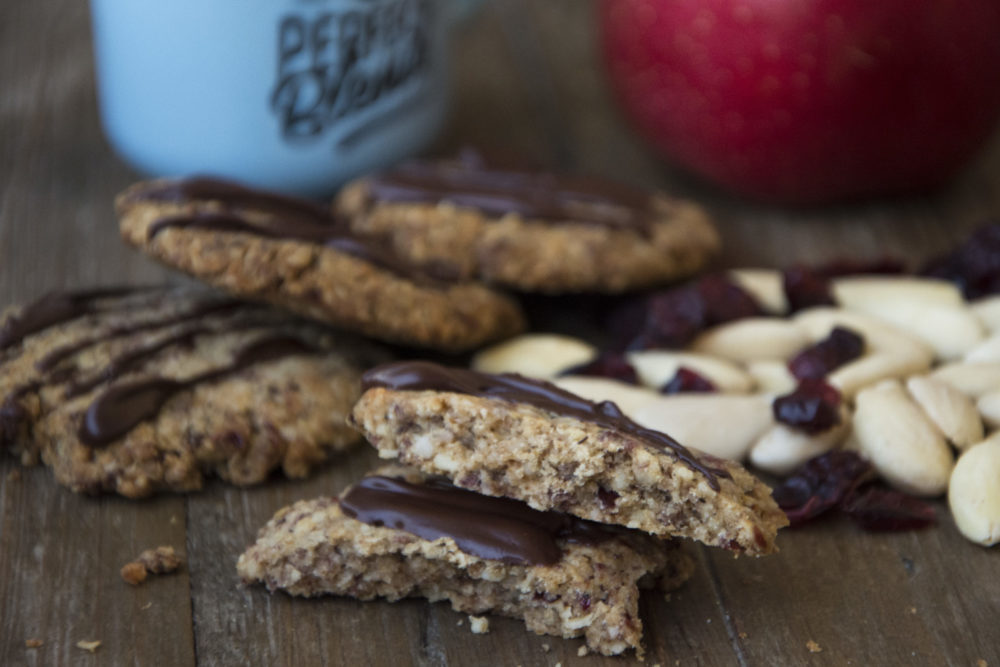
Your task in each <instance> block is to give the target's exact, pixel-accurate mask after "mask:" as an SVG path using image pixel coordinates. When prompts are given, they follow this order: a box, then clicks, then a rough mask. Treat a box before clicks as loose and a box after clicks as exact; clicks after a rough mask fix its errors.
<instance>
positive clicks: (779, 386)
mask: <svg viewBox="0 0 1000 667" xmlns="http://www.w3.org/2000/svg"><path fill="white" fill-rule="evenodd" d="M746 368H747V373H749V374H750V377H752V378H753V379H754V381H755V382H756V383H757V391H759V392H760V393H763V394H775V395H780V394H787V393H788V392H790V391H792V390H793V389H795V386H796V385H797V384H798V380H796V379H795V376H794V375H792V372H791V371H790V370H788V364H787V363H785V362H784V361H778V360H776V359H762V360H760V361H751V362H750V363H748V364H747V366H746Z"/></svg>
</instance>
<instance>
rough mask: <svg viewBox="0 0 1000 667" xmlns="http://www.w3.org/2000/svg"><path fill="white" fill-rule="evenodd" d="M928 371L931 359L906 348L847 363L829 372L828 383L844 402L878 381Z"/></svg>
mask: <svg viewBox="0 0 1000 667" xmlns="http://www.w3.org/2000/svg"><path fill="white" fill-rule="evenodd" d="M928 368H930V361H929V359H928V358H927V357H926V356H925V355H922V354H920V353H917V352H914V351H913V350H912V349H909V350H907V349H906V348H903V349H901V350H900V351H899V352H896V353H892V352H882V351H877V352H874V353H871V354H866V355H865V356H863V357H861V358H859V359H855V360H854V361H852V362H850V363H847V364H844V365H843V366H841V367H840V368H838V369H836V370H835V371H833V372H832V373H830V375H829V376H827V381H828V382H829V383H830V384H832V385H833V386H834V387H837V389H839V390H840V393H841V394H843V396H844V398H845V399H847V400H852V399H853V398H854V395H855V394H857V393H858V392H859V391H861V390H862V389H864V388H865V387H867V386H869V385H872V384H875V383H876V382H879V381H881V380H887V379H893V378H904V377H906V376H908V375H912V374H914V373H923V372H924V371H926V370H927V369H928Z"/></svg>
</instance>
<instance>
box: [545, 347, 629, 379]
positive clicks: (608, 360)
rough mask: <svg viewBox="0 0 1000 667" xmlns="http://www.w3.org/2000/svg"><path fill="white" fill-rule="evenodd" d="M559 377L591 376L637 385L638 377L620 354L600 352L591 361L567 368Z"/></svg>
mask: <svg viewBox="0 0 1000 667" xmlns="http://www.w3.org/2000/svg"><path fill="white" fill-rule="evenodd" d="M561 375H593V376H596V377H606V378H611V379H613V380H620V381H622V382H628V383H630V384H639V376H637V375H636V373H635V369H634V368H632V364H630V363H629V362H628V359H626V358H625V355H624V354H622V353H621V352H602V353H601V354H600V356H598V357H597V358H596V359H594V360H593V361H588V362H587V363H585V364H580V365H579V366H573V367H572V368H567V369H566V370H564V371H563V372H562V373H561Z"/></svg>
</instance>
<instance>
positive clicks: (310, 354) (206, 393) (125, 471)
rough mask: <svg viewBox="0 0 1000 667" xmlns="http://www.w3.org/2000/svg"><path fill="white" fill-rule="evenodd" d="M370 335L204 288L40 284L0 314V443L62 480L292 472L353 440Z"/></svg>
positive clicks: (196, 479)
mask: <svg viewBox="0 0 1000 667" xmlns="http://www.w3.org/2000/svg"><path fill="white" fill-rule="evenodd" d="M385 358H386V357H385V355H384V354H383V353H381V352H380V351H378V350H377V349H375V347H374V346H372V345H371V344H369V343H367V342H365V341H362V340H361V339H358V338H354V337H352V336H350V335H348V334H344V333H341V332H336V331H333V330H331V329H329V328H327V327H324V326H322V325H319V324H315V323H310V322H305V321H303V320H300V319H297V318H293V317H291V316H289V315H288V314H286V313H284V312H281V311H278V310H276V309H273V308H271V307H269V306H265V305H262V304H252V303H247V302H242V301H237V300H234V299H232V298H229V297H226V296H223V295H220V294H217V293H214V292H210V291H208V290H204V289H194V290H192V289H185V288H151V289H138V290H95V291H91V292H74V293H58V294H50V295H48V296H46V297H44V298H42V299H41V300H39V301H37V302H35V303H33V304H30V305H27V306H24V307H20V308H11V309H8V310H7V311H6V312H5V313H3V314H2V315H0V450H4V449H6V450H8V451H9V452H10V453H12V454H14V455H16V456H19V457H20V459H21V460H22V462H24V463H25V464H36V463H39V462H44V463H45V464H47V465H49V466H51V467H52V468H53V471H54V472H55V476H56V479H57V480H58V481H59V482H60V483H62V484H65V485H66V486H68V487H70V488H71V489H73V490H74V491H81V492H88V493H97V492H102V491H112V492H116V493H120V494H121V495H124V496H129V497H141V496H148V495H150V494H152V493H154V492H157V491H161V490H171V491H190V490H194V489H198V488H200V487H201V485H202V483H203V481H204V478H205V477H207V476H218V477H221V478H223V479H225V480H227V481H229V482H232V483H234V484H241V485H243V484H255V483H257V482H261V481H263V480H264V479H265V478H266V477H267V476H268V475H269V474H270V473H271V472H272V471H274V470H277V469H280V470H282V471H283V472H284V473H285V474H286V475H288V476H290V477H302V476H305V475H306V474H308V473H309V471H310V470H311V469H312V468H313V467H314V466H316V465H318V464H320V463H322V462H323V461H325V460H327V459H328V458H329V457H330V455H331V454H332V453H334V452H336V451H339V450H343V449H345V448H347V447H349V446H351V445H353V444H355V443H356V442H357V441H358V437H357V434H356V433H354V432H353V430H352V429H350V428H348V427H347V426H346V424H345V418H346V415H347V413H348V412H349V411H350V408H351V406H352V405H353V403H354V401H355V400H356V399H357V397H358V394H359V392H360V383H359V378H360V375H361V371H362V369H363V368H365V367H366V366H367V365H368V364H371V363H372V362H373V361H375V360H384V359H385Z"/></svg>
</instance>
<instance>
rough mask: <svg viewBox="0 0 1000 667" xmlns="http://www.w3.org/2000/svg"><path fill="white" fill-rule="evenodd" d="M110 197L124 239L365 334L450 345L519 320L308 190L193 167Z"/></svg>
mask: <svg viewBox="0 0 1000 667" xmlns="http://www.w3.org/2000/svg"><path fill="white" fill-rule="evenodd" d="M116 207H117V209H118V213H119V216H120V217H121V233H122V236H123V237H124V239H125V240H126V241H127V242H129V243H131V244H132V245H134V246H136V247H138V248H140V249H142V250H143V251H144V252H146V253H147V254H148V255H150V256H152V257H154V258H156V259H158V260H160V261H161V262H163V263H164V264H167V265H169V266H171V267H174V268H177V269H180V270H182V271H185V272H187V273H189V274H191V275H193V276H195V277H197V278H200V279H202V280H204V281H206V282H208V283H210V284H212V285H214V286H216V287H219V288H221V289H224V290H226V291H228V292H231V293H234V294H237V295H239V296H242V297H246V298H251V299H255V300H260V301H266V302H269V303H272V304H275V305H278V306H281V307H283V308H287V309H289V310H292V311H294V312H297V313H299V314H301V315H305V316H308V317H311V318H314V319H318V320H322V321H325V322H329V323H330V324H334V325H336V326H338V327H342V328H345V329H350V330H352V331H358V332H361V333H363V334H365V335H368V336H371V337H373V338H378V339H380V340H386V341H392V342H398V343H405V344H410V345H416V346H421V347H428V348H433V349H439V350H449V351H459V350H466V349H471V348H474V347H477V346H479V345H482V344H483V343H486V342H489V341H491V340H495V339H498V338H503V337H506V336H509V335H513V334H516V333H518V332H520V331H521V330H522V329H523V328H524V326H525V322H524V316H523V314H522V312H521V309H520V306H519V305H518V304H517V302H515V301H514V300H512V299H511V298H510V297H508V296H505V295H503V294H501V293H499V292H497V291H494V290H492V289H489V288H487V287H484V286H483V285H479V284H476V283H469V282H456V281H454V280H453V278H454V276H448V275H444V274H442V273H441V272H437V273H435V272H432V271H428V270H425V269H416V268H414V267H413V266H412V265H411V264H410V263H409V262H407V261H406V260H405V258H399V257H397V256H396V255H395V253H394V252H393V251H392V249H391V248H390V247H389V246H386V245H382V244H380V243H378V242H377V241H374V240H370V239H364V238H361V237H359V236H357V235H356V234H354V233H353V232H352V231H351V230H350V228H349V227H348V226H347V224H346V223H344V222H343V221H341V220H339V219H337V218H335V217H333V216H331V215H330V214H329V213H328V212H327V211H326V210H325V209H324V208H322V207H320V206H318V205H316V204H314V203H312V202H309V201H306V200H299V199H292V198H289V197H284V196H281V195H276V194H272V193H268V192H264V191H260V190H252V189H249V188H245V187H242V186H238V185H235V184H233V183H227V182H223V181H218V180H214V179H207V178H197V179H187V180H179V181H167V180H163V181H151V182H145V183H139V184H136V185H134V186H132V187H131V188H129V189H128V190H126V191H125V192H124V193H122V194H121V195H120V196H119V197H118V199H117V201H116Z"/></svg>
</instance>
